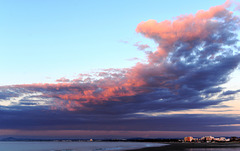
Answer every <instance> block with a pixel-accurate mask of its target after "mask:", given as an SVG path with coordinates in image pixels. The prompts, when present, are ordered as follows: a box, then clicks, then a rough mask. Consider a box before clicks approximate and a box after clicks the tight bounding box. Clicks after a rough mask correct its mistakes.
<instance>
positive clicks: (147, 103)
mask: <svg viewBox="0 0 240 151" xmlns="http://www.w3.org/2000/svg"><path fill="white" fill-rule="evenodd" d="M230 6H231V3H230V2H229V1H227V2H226V3H225V4H223V5H219V6H215V7H211V8H210V9H209V10H207V11H204V10H201V11H198V12H197V13H196V14H195V15H182V16H178V17H176V19H175V20H173V21H170V20H166V21H162V22H157V21H156V20H148V21H143V22H141V23H140V24H139V25H138V26H137V28H136V32H137V33H140V34H142V35H143V36H145V37H146V38H150V39H152V40H154V41H155V42H156V43H157V44H158V48H157V50H156V51H154V52H150V53H148V54H147V56H146V57H147V60H148V62H147V63H140V62H139V63H137V64H136V65H135V66H133V67H132V68H125V69H106V70H103V71H101V72H96V73H93V74H92V75H88V74H81V75H79V78H77V79H66V78H60V79H58V80H56V81H57V82H59V83H58V84H28V85H14V86H5V87H1V91H0V99H1V101H2V102H3V101H4V100H9V101H10V100H12V99H11V98H19V100H18V104H10V105H3V103H2V105H1V104H0V108H1V109H2V110H1V112H2V113H1V114H0V115H1V118H0V123H4V124H1V125H0V129H6V128H10V129H24V128H26V129H48V128H50V129H83V130H85V129H88V130H89V129H94V130H97V129H101V130H102V129H104V130H108V128H109V130H110V129H114V130H169V131H170V130H187V129H188V130H193V131H194V130H199V129H201V130H203V131H212V130H214V129H216V128H214V127H211V126H208V125H227V124H238V123H237V118H233V117H231V118H230V117H216V116H210V117H203V116H198V115H192V116H191V117H187V116H186V115H178V116H173V117H172V116H171V117H157V118H152V117H145V116H143V117H142V116H139V115H137V114H136V113H139V112H145V113H148V112H149V113H150V112H166V111H178V110H188V109H198V108H207V107H209V106H212V105H218V104H220V103H221V102H225V101H229V100H231V99H233V97H234V94H236V93H238V92H239V90H236V91H228V90H225V89H224V88H223V87H221V85H222V84H225V83H226V82H228V80H229V75H230V74H231V73H232V72H233V71H234V70H236V69H237V68H238V66H239V62H240V53H239V48H238V46H237V42H238V39H237V36H238V35H237V34H236V33H237V31H238V30H239V29H238V28H239V23H240V22H239V21H240V20H239V18H238V17H237V16H235V15H234V14H233V12H231V11H229V10H228V8H229V7H230ZM136 46H137V47H138V49H140V50H144V49H146V48H148V47H149V46H148V45H140V44H137V45H136ZM26 93H28V94H31V93H32V94H36V93H37V95H35V96H34V99H31V97H33V96H32V95H31V97H30V96H23V95H24V94H26ZM21 96H22V98H21ZM36 100H38V101H39V102H42V103H41V106H40V105H39V106H38V105H37V103H36V102H37V101H36ZM40 100H41V101H40ZM19 102H20V103H19ZM23 102H25V103H26V102H28V103H29V104H27V103H26V104H25V105H21V104H22V103H23ZM33 102H34V103H35V104H32V103H33ZM5 104H7V103H5ZM39 111H40V112H39ZM29 113H31V114H29ZM3 115H4V116H3ZM45 116H46V117H47V118H46V117H45ZM19 117H22V118H19ZM23 117H24V118H23ZM35 117H38V118H35ZM53 119H54V120H53ZM146 122H147V123H149V125H151V126H149V125H146V124H144V123H146ZM16 123H18V125H17V126H16ZM34 123H35V124H34ZM46 123H48V124H47V126H46V127H47V128H46V127H43V125H46ZM176 123H177V125H176V126H173V125H175V124H176ZM185 123H192V124H191V127H187V126H188V124H185ZM193 123H196V124H195V125H193ZM206 123H207V124H206ZM26 125H27V126H26ZM106 125H108V126H107V128H106ZM136 125H138V127H137V128H136ZM154 125H155V126H154ZM170 125H172V126H170ZM218 130H226V127H218ZM235 130H236V129H235Z"/></svg>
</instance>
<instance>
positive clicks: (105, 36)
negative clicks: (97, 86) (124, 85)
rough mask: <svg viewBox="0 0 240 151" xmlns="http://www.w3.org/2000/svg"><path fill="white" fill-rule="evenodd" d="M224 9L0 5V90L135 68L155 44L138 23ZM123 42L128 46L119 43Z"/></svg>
mask: <svg viewBox="0 0 240 151" xmlns="http://www.w3.org/2000/svg"><path fill="white" fill-rule="evenodd" d="M222 3H224V1H223V0H221V1H220V0H211V1H190V0H187V1H186V0H185V1H174V0H173V1H156V0H155V1H154V0H153V1H147V2H146V1H134V0H133V1H76V0H71V1H62V0H58V1H54V0H52V1H30V0H29V1H26V0H24V1H13V0H10V1H1V5H0V18H1V24H0V30H1V31H0V32H1V35H0V41H1V42H0V51H1V54H2V55H1V56H2V57H1V61H0V69H1V71H2V74H1V75H0V85H11V84H24V83H29V84H30V83H39V82H54V81H55V79H57V78H60V77H65V76H66V77H74V76H76V75H77V74H79V73H88V72H91V71H95V70H96V69H106V68H122V67H131V66H133V65H135V63H136V61H129V59H131V58H134V57H139V58H144V57H145V54H144V53H143V52H140V51H138V50H137V48H136V47H134V46H133V44H134V43H136V42H138V41H141V42H142V43H143V44H149V45H150V46H151V47H152V49H151V50H152V51H153V50H154V49H155V47H156V44H154V42H153V41H152V40H149V39H146V38H144V37H143V36H142V35H140V34H137V33H136V32H135V29H136V26H137V25H138V24H139V23H140V22H141V21H147V20H149V19H155V20H157V21H159V22H160V21H163V20H166V19H173V18H174V17H176V16H178V15H180V14H194V13H196V12H197V11H198V10H200V9H204V10H207V9H208V8H209V7H210V6H215V5H218V4H222ZM121 41H128V43H127V44H126V43H123V42H121Z"/></svg>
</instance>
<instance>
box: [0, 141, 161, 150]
mask: <svg viewBox="0 0 240 151" xmlns="http://www.w3.org/2000/svg"><path fill="white" fill-rule="evenodd" d="M163 145H165V144H160V143H134V142H0V151H122V150H127V149H138V148H144V147H157V146H163Z"/></svg>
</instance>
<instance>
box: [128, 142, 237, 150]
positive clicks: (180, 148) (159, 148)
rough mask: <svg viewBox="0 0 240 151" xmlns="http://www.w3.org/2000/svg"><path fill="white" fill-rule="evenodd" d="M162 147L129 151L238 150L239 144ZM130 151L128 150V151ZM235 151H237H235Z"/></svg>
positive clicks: (189, 144)
mask: <svg viewBox="0 0 240 151" xmlns="http://www.w3.org/2000/svg"><path fill="white" fill-rule="evenodd" d="M166 144H169V145H166V146H162V147H149V148H143V149H136V150H131V151H187V150H188V149H191V148H239V151H240V143H166ZM129 151H130V150H129ZM236 151H237V150H236Z"/></svg>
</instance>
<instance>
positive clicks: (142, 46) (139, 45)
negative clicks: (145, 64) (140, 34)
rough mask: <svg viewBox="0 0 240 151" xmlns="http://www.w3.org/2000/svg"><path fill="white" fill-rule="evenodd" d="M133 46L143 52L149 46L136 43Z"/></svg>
mask: <svg viewBox="0 0 240 151" xmlns="http://www.w3.org/2000/svg"><path fill="white" fill-rule="evenodd" d="M134 46H136V47H137V49H138V50H145V49H147V48H150V46H149V45H147V44H140V42H136V43H135V44H134Z"/></svg>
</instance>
